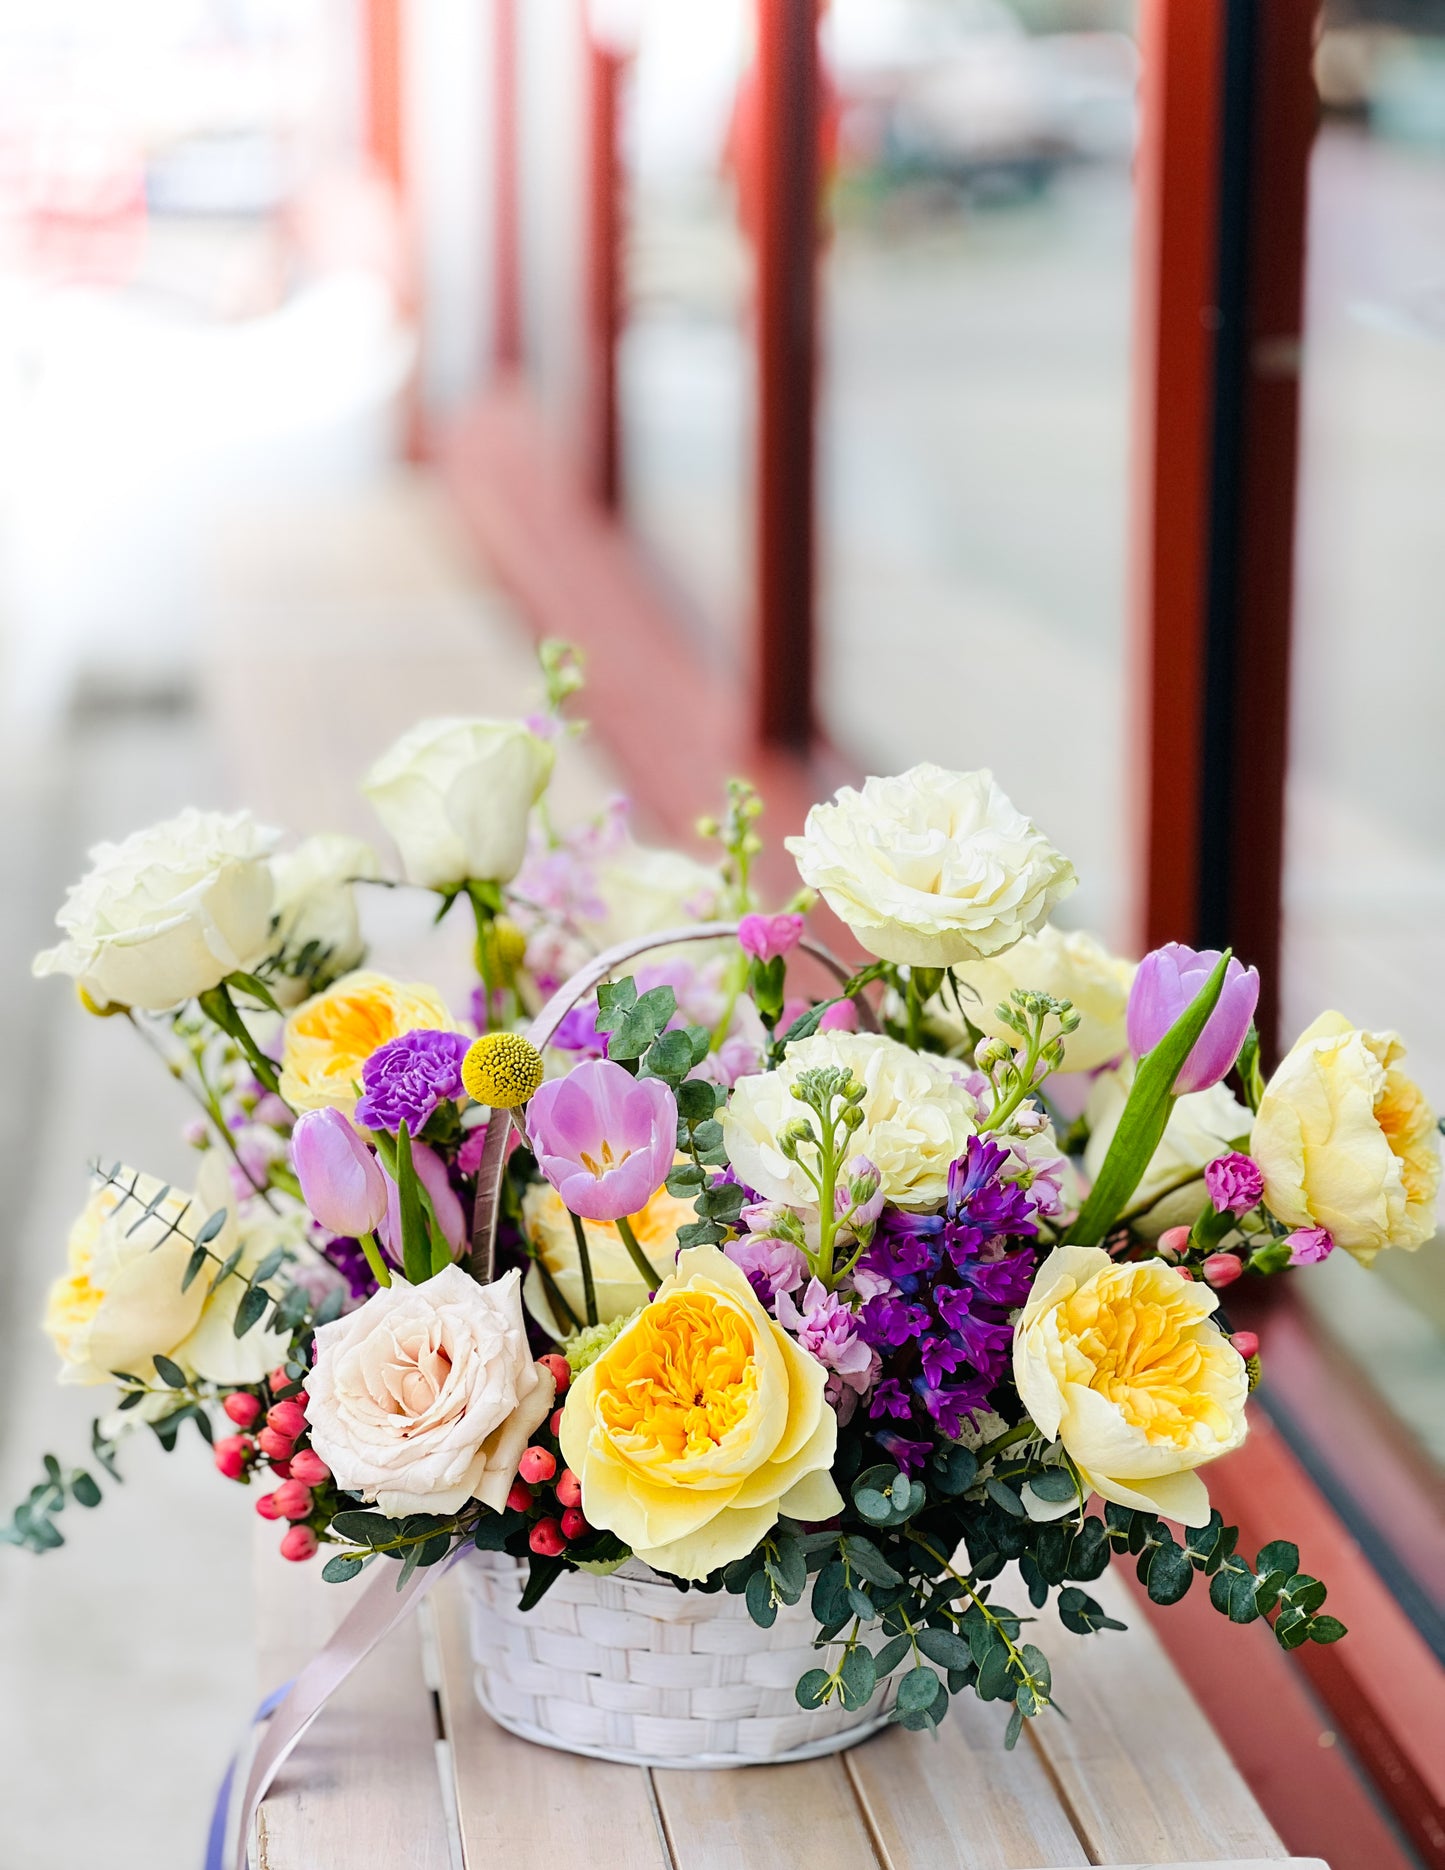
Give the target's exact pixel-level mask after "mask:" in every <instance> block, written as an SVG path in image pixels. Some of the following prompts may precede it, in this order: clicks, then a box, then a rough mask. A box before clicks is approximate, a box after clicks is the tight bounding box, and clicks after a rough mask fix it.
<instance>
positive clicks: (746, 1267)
mask: <svg viewBox="0 0 1445 1870" xmlns="http://www.w3.org/2000/svg"><path fill="white" fill-rule="evenodd" d="M723 1252H724V1253H725V1254H726V1255H727V1256H728V1258H729V1259H730V1260H731V1261H732V1263H733V1265H734V1266H740V1267H741V1268H742V1270H743V1271H744V1272H745V1273H746V1274H747V1276H748V1281H749V1283H750V1284H751V1286H752V1288H753V1291H754V1292H756V1293H757V1295H758V1298H759V1300H760V1301H761V1302H762V1304H764V1305H765V1306H767V1308H768V1310H769V1311H771V1310H772V1308H773V1306H774V1304H775V1303H776V1302H777V1298H778V1295H779V1293H781V1292H792V1291H793V1290H794V1288H795V1287H797V1286H800V1285H802V1283H803V1279H804V1276H805V1274H806V1273H807V1271H808V1262H807V1261H806V1260H805V1259H804V1257H803V1253H802V1249H801V1248H800V1247H795V1246H794V1245H793V1243H792V1241H791V1240H779V1239H777V1238H776V1237H774V1236H771V1235H768V1234H748V1235H746V1236H745V1237H744V1238H743V1239H742V1240H730V1241H728V1243H727V1245H726V1246H725V1247H724V1248H723Z"/></svg>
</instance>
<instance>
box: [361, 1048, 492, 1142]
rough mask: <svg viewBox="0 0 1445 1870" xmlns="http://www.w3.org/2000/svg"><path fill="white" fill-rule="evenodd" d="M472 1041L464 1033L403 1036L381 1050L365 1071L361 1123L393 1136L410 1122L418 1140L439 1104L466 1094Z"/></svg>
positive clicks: (370, 1128)
mask: <svg viewBox="0 0 1445 1870" xmlns="http://www.w3.org/2000/svg"><path fill="white" fill-rule="evenodd" d="M469 1044H470V1041H469V1040H468V1039H466V1038H465V1037H464V1036H463V1035H462V1034H461V1033H459V1032H430V1031H423V1032H404V1033H402V1035H401V1036H400V1038H397V1039H389V1040H388V1041H387V1043H386V1044H385V1045H383V1046H378V1048H377V1049H376V1051H374V1052H373V1053H372V1055H371V1057H370V1058H369V1059H367V1061H366V1063H365V1064H364V1065H363V1066H362V1068H361V1097H360V1099H359V1100H358V1102H357V1106H356V1121H357V1122H358V1123H360V1124H364V1125H365V1126H366V1128H367V1129H368V1130H390V1131H391V1132H392V1133H393V1134H395V1132H396V1131H397V1130H398V1129H399V1128H400V1126H401V1123H402V1120H403V1119H405V1121H406V1126H407V1129H408V1131H409V1132H410V1133H411V1135H413V1136H415V1135H416V1134H417V1132H418V1131H419V1130H420V1129H421V1128H422V1126H423V1124H425V1122H426V1121H427V1119H428V1117H430V1116H431V1114H432V1112H433V1111H434V1110H435V1109H436V1107H437V1105H438V1104H440V1103H443V1102H445V1101H446V1100H447V1099H449V1098H454V1097H460V1096H461V1094H462V1060H463V1059H464V1058H465V1057H466V1055H467V1047H468V1045H469Z"/></svg>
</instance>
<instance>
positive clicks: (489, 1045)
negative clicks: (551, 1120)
mask: <svg viewBox="0 0 1445 1870" xmlns="http://www.w3.org/2000/svg"><path fill="white" fill-rule="evenodd" d="M541 1082H542V1054H541V1053H540V1052H539V1051H538V1050H537V1048H536V1046H535V1045H533V1044H532V1041H531V1040H530V1039H524V1038H523V1037H522V1035H521V1033H519V1032H484V1033H483V1034H482V1036H481V1038H480V1039H477V1040H474V1041H473V1043H472V1045H471V1047H470V1049H469V1050H468V1052H467V1055H466V1057H465V1058H464V1059H463V1060H462V1083H463V1084H464V1085H465V1086H466V1088H467V1093H468V1095H469V1096H471V1097H474V1098H475V1099H476V1100H477V1102H478V1103H479V1104H487V1105H489V1106H490V1107H491V1108H492V1109H493V1110H515V1109H516V1108H517V1107H518V1105H519V1104H525V1103H526V1101H527V1099H528V1098H529V1097H530V1096H531V1095H532V1093H533V1092H534V1091H535V1090H536V1089H537V1086H538V1085H539V1084H540V1083H541Z"/></svg>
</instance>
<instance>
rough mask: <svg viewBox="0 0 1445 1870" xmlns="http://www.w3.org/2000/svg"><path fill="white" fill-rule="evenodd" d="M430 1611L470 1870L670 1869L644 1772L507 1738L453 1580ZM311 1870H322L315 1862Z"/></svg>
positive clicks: (464, 1849)
mask: <svg viewBox="0 0 1445 1870" xmlns="http://www.w3.org/2000/svg"><path fill="white" fill-rule="evenodd" d="M432 1606H434V1607H435V1616H436V1630H437V1644H436V1654H437V1667H438V1672H439V1676H440V1681H439V1692H440V1694H441V1701H442V1719H443V1722H444V1724H445V1727H446V1734H447V1740H448V1743H449V1745H450V1748H451V1758H452V1766H453V1770H454V1773H455V1776H456V1800H457V1819H458V1823H459V1827H460V1830H461V1838H462V1857H463V1862H464V1863H465V1865H466V1866H467V1870H491V1867H492V1866H493V1865H499V1864H537V1865H543V1864H556V1865H564V1864H586V1865H587V1866H588V1870H671V1859H670V1858H669V1857H668V1855H667V1850H666V1846H665V1845H664V1843H663V1839H662V1837H661V1835H660V1833H659V1830H658V1825H657V1819H656V1816H655V1814H654V1811H653V1806H652V1798H651V1793H650V1790H649V1785H648V1775H647V1774H646V1773H645V1772H644V1771H643V1770H642V1769H641V1768H639V1767H634V1766H613V1765H609V1764H608V1763H607V1762H606V1761H605V1760H588V1759H582V1758H580V1757H579V1756H577V1755H576V1754H572V1753H559V1752H556V1751H554V1750H553V1749H552V1748H551V1747H540V1746H534V1745H533V1744H532V1742H531V1741H529V1740H518V1739H517V1738H516V1737H515V1736H514V1735H512V1734H508V1733H505V1732H504V1731H503V1730H502V1729H501V1728H500V1727H498V1726H497V1725H496V1723H495V1722H494V1721H492V1720H490V1719H489V1718H488V1717H487V1716H486V1715H485V1714H484V1713H483V1712H482V1709H481V1706H480V1705H479V1703H478V1701H477V1698H476V1696H475V1694H474V1693H473V1692H472V1664H471V1655H470V1651H469V1649H468V1645H467V1631H466V1607H465V1605H464V1603H463V1601H462V1596H461V1588H460V1585H459V1584H458V1582H457V1581H456V1580H455V1579H448V1580H447V1582H446V1583H444V1584H442V1585H440V1586H439V1587H438V1588H437V1590H436V1591H435V1592H434V1593H433V1596H432V1604H431V1606H428V1607H427V1609H428V1610H430V1609H431V1608H432ZM718 1776H719V1777H726V1776H727V1775H725V1774H724V1775H718ZM328 1861H329V1860H328ZM335 1861H336V1862H337V1863H338V1864H341V1863H343V1862H345V1859H344V1858H341V1857H338V1858H337V1859H336V1860H335ZM397 1861H398V1862H399V1861H402V1860H400V1859H398V1860H397ZM406 1861H407V1870H412V1865H411V1863H410V1861H409V1860H406ZM310 1870H320V1863H319V1861H318V1863H317V1864H316V1865H315V1866H312V1867H310ZM348 1870H349V1866H348Z"/></svg>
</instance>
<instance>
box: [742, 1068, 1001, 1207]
mask: <svg viewBox="0 0 1445 1870" xmlns="http://www.w3.org/2000/svg"><path fill="white" fill-rule="evenodd" d="M819 1065H846V1066H847V1067H848V1069H849V1070H850V1071H851V1072H852V1073H853V1075H854V1076H855V1077H856V1078H859V1079H861V1080H862V1082H863V1085H864V1086H865V1095H864V1097H863V1100H862V1102H861V1104H860V1105H859V1109H860V1110H861V1111H862V1113H863V1122H862V1124H861V1126H860V1127H859V1128H858V1129H857V1130H855V1131H853V1132H852V1134H851V1135H850V1136H849V1138H848V1142H847V1152H848V1154H849V1155H850V1156H866V1157H867V1158H868V1160H869V1161H870V1162H872V1163H874V1164H875V1165H876V1167H877V1169H878V1173H879V1177H880V1180H881V1185H882V1189H883V1195H884V1199H885V1200H887V1201H891V1202H894V1203H895V1204H896V1205H897V1206H899V1207H902V1208H927V1207H930V1206H932V1205H934V1204H935V1203H937V1202H940V1201H942V1200H943V1198H944V1196H945V1195H946V1194H947V1193H948V1170H949V1165H950V1164H951V1163H953V1162H954V1161H956V1160H957V1158H958V1157H960V1156H961V1155H963V1153H964V1151H965V1150H966V1148H967V1147H968V1139H969V1137H970V1136H972V1135H973V1134H974V1133H975V1131H976V1130H977V1128H978V1107H977V1105H976V1103H975V1102H974V1099H973V1096H972V1094H971V1093H970V1092H969V1091H968V1090H967V1089H966V1088H965V1087H964V1085H962V1084H961V1083H960V1082H959V1081H958V1079H957V1078H956V1077H955V1076H954V1074H953V1069H952V1068H950V1067H949V1065H948V1064H947V1063H946V1062H945V1061H944V1060H943V1059H941V1058H938V1057H936V1056H935V1055H934V1054H932V1053H929V1052H913V1051H910V1050H909V1048H908V1047H907V1046H906V1045H900V1044H899V1043H898V1042H897V1040H895V1039H885V1038H884V1037H882V1036H881V1035H880V1034H877V1033H856V1032H820V1033H816V1034H815V1035H814V1036H813V1037H812V1038H811V1039H803V1040H800V1041H799V1042H798V1043H797V1044H796V1045H790V1046H789V1047H788V1049H787V1051H786V1052H785V1053H784V1055H783V1062H782V1064H781V1065H780V1066H779V1067H778V1069H777V1070H776V1071H767V1072H762V1073H760V1074H758V1075H757V1076H756V1077H749V1078H739V1079H738V1081H737V1083H736V1084H735V1085H734V1086H733V1093H732V1096H731V1097H730V1098H729V1099H728V1104H727V1108H726V1110H725V1111H724V1113H723V1119H722V1125H723V1143H724V1146H725V1147H726V1149H727V1153H728V1159H729V1161H730V1162H731V1163H732V1166H733V1168H734V1169H735V1170H736V1171H737V1174H738V1179H739V1180H740V1181H742V1182H745V1183H746V1184H747V1186H748V1187H749V1188H755V1189H756V1190H757V1191H758V1193H759V1194H760V1195H761V1196H762V1197H763V1199H764V1200H765V1201H778V1202H783V1203H785V1204H786V1205H788V1206H791V1207H800V1208H810V1207H816V1206H817V1202H818V1194H817V1190H816V1189H815V1188H814V1186H813V1184H812V1182H810V1181H809V1179H808V1177H807V1176H806V1175H805V1174H804V1172H803V1169H802V1167H801V1165H800V1164H799V1163H796V1162H790V1161H789V1160H788V1158H787V1157H786V1156H785V1155H784V1154H783V1152H782V1150H780V1149H779V1148H778V1143H777V1139H778V1135H779V1133H780V1132H781V1131H782V1129H783V1127H784V1125H785V1124H788V1123H790V1122H792V1120H793V1119H794V1118H795V1117H798V1116H800V1115H803V1114H805V1108H804V1106H803V1105H802V1104H800V1103H799V1102H798V1100H797V1099H796V1098H795V1097H794V1096H793V1094H792V1087H793V1085H794V1084H796V1082H797V1080H798V1075H799V1073H800V1072H804V1071H807V1070H809V1069H810V1068H812V1067H816V1066H819ZM814 1122H815V1124H816V1119H814ZM809 1161H810V1165H811V1164H812V1163H813V1161H814V1159H813V1157H812V1156H811V1154H810V1155H809Z"/></svg>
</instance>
